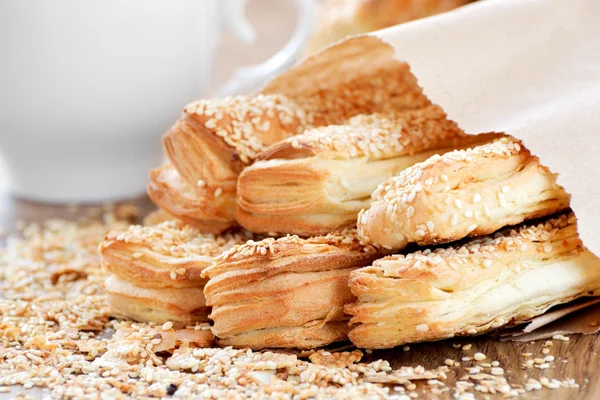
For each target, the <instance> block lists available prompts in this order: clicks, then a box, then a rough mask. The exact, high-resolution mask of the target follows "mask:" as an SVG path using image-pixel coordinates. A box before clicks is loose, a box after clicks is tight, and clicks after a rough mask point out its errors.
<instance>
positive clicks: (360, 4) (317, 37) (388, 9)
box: [306, 0, 472, 54]
mask: <svg viewBox="0 0 600 400" xmlns="http://www.w3.org/2000/svg"><path fill="white" fill-rule="evenodd" d="M470 1H472V0H322V1H321V2H320V4H319V5H320V7H319V12H318V19H317V28H316V30H315V34H314V35H313V37H312V38H311V39H310V41H309V42H308V45H307V48H306V54H312V53H314V52H315V51H318V50H321V49H322V48H324V47H327V46H329V45H330V44H332V43H335V42H337V41H339V40H342V39H344V38H346V37H348V36H353V35H358V34H361V33H367V32H372V31H376V30H379V29H383V28H387V27H389V26H392V25H398V24H401V23H403V22H407V21H412V20H415V19H419V18H425V17H428V16H430V15H435V14H439V13H442V12H445V11H449V10H452V9H453V8H456V7H460V6H462V5H464V4H466V3H469V2H470Z"/></svg>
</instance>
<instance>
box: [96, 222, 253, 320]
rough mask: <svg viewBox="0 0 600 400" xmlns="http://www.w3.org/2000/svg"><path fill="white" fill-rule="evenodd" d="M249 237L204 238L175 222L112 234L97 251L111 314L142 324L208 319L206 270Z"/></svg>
mask: <svg viewBox="0 0 600 400" xmlns="http://www.w3.org/2000/svg"><path fill="white" fill-rule="evenodd" d="M249 238H250V236H249V235H248V234H243V233H237V234H227V235H223V236H216V235H213V234H207V233H201V232H200V231H199V230H198V229H196V228H194V227H191V226H189V225H185V224H184V223H183V222H181V221H175V220H173V221H168V222H163V223H161V224H158V225H154V226H139V225H132V226H130V227H129V228H128V229H127V231H124V232H116V231H113V232H110V233H108V234H107V235H106V237H105V238H104V240H103V241H102V243H101V244H100V246H99V251H100V255H101V263H102V267H103V268H104V269H105V270H106V271H107V272H109V273H110V274H111V277H110V278H109V280H107V282H106V285H105V286H106V291H107V296H108V300H109V303H110V305H111V311H112V312H113V314H115V315H121V316H126V317H129V318H133V319H136V320H140V321H151V322H165V321H179V322H185V323H190V322H192V321H201V320H206V319H207V315H208V311H209V310H208V308H207V307H206V304H205V300H204V295H203V294H202V289H203V287H204V285H205V283H206V279H205V278H203V277H202V276H201V274H202V270H204V269H205V268H207V267H208V266H209V265H211V264H212V262H213V258H214V257H215V256H217V255H219V254H221V252H223V251H225V250H228V249H230V248H232V247H233V246H234V245H236V244H240V243H244V242H245V241H246V240H248V239H249Z"/></svg>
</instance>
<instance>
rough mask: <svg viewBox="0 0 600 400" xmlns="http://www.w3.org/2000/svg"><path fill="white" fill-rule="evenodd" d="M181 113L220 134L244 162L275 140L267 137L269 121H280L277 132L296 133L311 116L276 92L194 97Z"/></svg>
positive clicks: (268, 135) (300, 130)
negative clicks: (253, 94)
mask: <svg viewBox="0 0 600 400" xmlns="http://www.w3.org/2000/svg"><path fill="white" fill-rule="evenodd" d="M184 113H185V114H187V115H189V116H192V117H195V118H196V119H198V120H199V121H200V122H201V123H202V124H203V125H204V126H205V127H206V128H207V129H210V130H211V131H212V132H214V133H215V134H216V135H217V136H219V137H220V138H222V139H223V140H224V141H225V143H227V145H229V146H231V147H232V148H233V149H235V151H236V152H237V153H238V154H239V157H240V159H241V160H242V161H243V162H244V163H248V162H250V161H252V160H253V159H254V158H256V156H258V154H259V153H260V152H262V151H263V150H264V149H265V148H266V146H268V145H270V144H272V143H273V142H274V141H273V140H272V139H271V138H270V132H271V129H272V128H274V126H272V125H274V124H281V125H282V128H284V129H278V132H285V131H289V132H290V135H292V134H297V133H300V132H302V130H303V129H304V126H305V125H306V124H307V123H309V116H310V115H309V114H306V113H305V112H304V110H303V109H302V108H300V107H299V106H298V105H297V104H296V103H295V102H294V101H292V100H290V99H288V98H287V97H285V96H282V95H277V94H269V95H261V94H259V95H257V96H252V97H245V96H234V97H226V98H224V99H211V100H199V101H194V102H192V103H190V104H188V105H187V106H186V107H185V108H184ZM275 139H280V138H279V137H276V138H275ZM275 141H276V140H275Z"/></svg>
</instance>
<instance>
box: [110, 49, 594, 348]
mask: <svg viewBox="0 0 600 400" xmlns="http://www.w3.org/2000/svg"><path fill="white" fill-rule="evenodd" d="M352 51H354V53H352ZM382 51H384V50H382ZM385 51H387V50H385ZM385 51H384V52H385ZM344 56H345V57H350V58H351V59H352V60H353V61H354V64H356V65H358V64H360V63H365V62H366V61H365V59H364V57H362V56H361V54H360V49H355V50H352V48H351V50H349V53H345V54H344ZM352 57H354V58H352ZM382 60H387V61H385V62H384V61H382ZM369 62H371V63H373V64H375V66H374V67H372V68H371V69H369V71H371V72H370V73H368V74H356V73H349V72H348V71H340V74H339V75H340V77H332V79H331V81H330V82H329V81H325V80H322V81H321V82H320V83H319V84H318V85H316V84H315V85H310V84H309V83H310V82H308V83H307V82H305V81H303V80H301V79H300V80H298V81H297V83H298V85H291V86H285V85H283V84H282V82H284V81H278V80H275V81H274V82H273V83H271V84H270V85H269V86H267V88H266V89H265V90H264V91H263V92H262V93H261V94H259V95H256V96H253V97H235V98H227V99H221V100H204V101H199V102H195V103H192V104H190V105H188V106H187V107H186V108H185V110H184V113H183V116H182V117H181V118H180V120H179V121H177V122H176V124H175V125H174V126H173V127H172V128H171V129H170V130H169V131H168V132H167V133H166V135H165V137H164V146H165V150H166V153H167V155H168V156H169V159H170V163H169V164H167V165H165V166H162V167H160V168H158V169H155V170H152V171H151V172H150V183H149V185H148V193H149V195H150V197H151V198H152V199H153V200H154V201H155V203H156V204H157V205H158V206H159V207H161V208H162V210H163V211H162V212H160V213H156V214H154V215H153V216H152V217H151V218H149V219H148V223H149V224H154V223H156V225H147V226H133V227H131V228H130V229H129V230H128V231H127V232H113V233H111V234H109V235H108V236H107V237H106V239H105V241H104V242H103V243H102V244H101V246H100V251H101V254H102V263H103V265H104V267H105V268H106V270H107V271H108V272H109V273H110V278H109V279H108V281H107V283H106V290H107V294H108V301H109V305H110V307H111V310H112V313H113V314H115V315H118V316H122V317H128V318H133V319H137V320H143V321H152V322H165V321H173V322H179V323H183V324H190V323H194V322H198V321H207V320H210V321H212V324H213V325H212V331H213V333H214V335H215V336H216V337H217V342H218V343H219V344H221V345H224V346H235V347H241V348H253V349H258V348H264V347H270V348H271V347H284V348H313V347H318V346H324V345H327V344H329V343H333V342H337V341H341V340H345V339H346V338H349V339H350V340H351V341H352V342H353V343H354V344H355V345H357V346H359V347H365V348H385V347H393V346H397V345H400V344H404V343H409V342H417V341H424V340H439V339H443V338H448V337H452V336H454V335H472V334H480V333H482V332H485V331H487V330H490V329H495V328H498V327H501V326H505V325H508V324H514V323H519V322H521V321H524V320H526V319H528V318H531V317H533V316H536V315H538V314H541V313H543V312H545V311H546V310H547V309H548V308H549V307H552V306H554V305H557V304H561V303H565V302H568V301H571V300H572V299H575V298H577V297H580V296H586V295H600V259H598V258H597V257H596V256H595V255H593V254H592V253H590V252H589V251H588V250H586V248H585V247H584V246H583V244H582V243H581V241H580V240H579V238H578V235H577V229H576V219H575V216H574V215H573V214H572V213H571V212H570V211H569V201H570V197H569V195H568V194H567V193H566V192H565V191H564V190H563V188H562V187H561V186H559V185H558V184H557V182H556V175H555V174H554V173H552V172H551V171H549V170H548V169H547V168H546V167H544V166H543V165H541V164H540V161H539V159H538V158H537V157H535V156H534V155H532V154H531V153H530V152H529V151H528V150H527V149H526V148H525V147H524V146H523V144H522V143H521V142H520V141H519V140H517V139H515V138H513V137H511V136H509V135H505V134H501V133H483V134H479V135H469V134H466V133H464V132H463V131H462V130H461V129H460V128H459V127H458V126H457V124H456V123H454V122H452V121H450V120H449V119H448V118H447V116H446V114H445V113H444V111H443V110H442V109H441V108H439V107H438V106H435V105H433V104H431V103H430V102H429V101H428V100H427V98H426V97H425V96H424V95H423V93H422V92H421V89H420V88H419V87H418V85H417V83H416V79H415V78H414V76H412V75H411V74H410V71H409V69H408V66H407V65H406V64H405V63H401V62H397V61H394V60H393V59H392V58H391V54H387V53H386V54H383V53H382V55H380V57H375V58H370V59H369ZM320 66H321V64H319V63H318V62H317V61H314V60H313V61H312V62H311V61H310V60H309V61H308V62H306V63H305V64H303V66H301V68H304V69H305V70H307V69H317V70H318V68H319V67H320ZM358 69H359V70H360V68H358ZM161 221H162V222H161ZM257 235H263V236H257Z"/></svg>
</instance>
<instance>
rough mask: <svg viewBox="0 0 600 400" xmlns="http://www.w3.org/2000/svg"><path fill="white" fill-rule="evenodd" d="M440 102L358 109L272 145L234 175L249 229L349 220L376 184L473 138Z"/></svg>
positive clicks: (291, 229) (321, 229) (336, 224)
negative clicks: (343, 120)
mask: <svg viewBox="0 0 600 400" xmlns="http://www.w3.org/2000/svg"><path fill="white" fill-rule="evenodd" d="M482 140H485V141H487V140H490V138H489V137H488V136H486V135H484V137H483V138H481V137H479V136H471V135H466V134H465V133H464V132H463V131H462V130H460V128H458V126H457V125H456V124H455V123H454V122H452V121H449V120H448V119H447V118H446V114H445V113H444V112H443V111H442V110H441V109H440V108H439V107H437V106H429V107H426V108H424V109H420V110H413V111H406V112H401V113H391V114H387V115H383V114H371V115H358V116H356V117H353V118H351V119H350V121H349V122H348V123H347V124H344V125H331V126H327V127H322V128H316V129H313V130H309V131H307V132H306V133H304V134H302V135H299V136H295V137H293V138H290V139H287V140H284V141H282V142H280V143H277V144H275V145H273V146H271V147H270V148H269V149H268V150H266V151H265V152H264V153H263V154H262V155H261V156H260V161H257V162H256V163H254V164H253V165H252V166H250V167H248V168H246V169H245V170H244V171H243V172H242V173H241V175H240V178H239V181H238V199H237V210H236V218H237V220H238V222H239V223H240V224H241V225H242V226H244V227H245V228H246V229H249V230H251V231H253V232H268V231H274V232H283V233H293V234H298V235H303V236H310V235H320V234H325V233H327V232H331V231H333V230H336V229H343V228H348V227H353V226H355V224H356V216H357V214H358V212H359V211H360V210H361V209H362V208H364V207H368V206H369V204H370V202H371V197H370V195H371V193H372V192H373V190H375V188H377V185H379V184H380V183H381V182H383V181H385V180H386V179H388V178H389V177H391V176H393V175H395V174H397V173H399V172H400V171H402V170H404V169H405V168H407V167H410V166H411V165H413V164H415V163H417V162H420V161H424V160H426V159H427V158H429V157H430V156H432V155H433V154H437V153H443V152H446V151H451V150H453V149H455V148H457V147H462V146H465V145H467V144H469V145H472V144H473V141H475V142H476V143H481V142H482Z"/></svg>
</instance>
